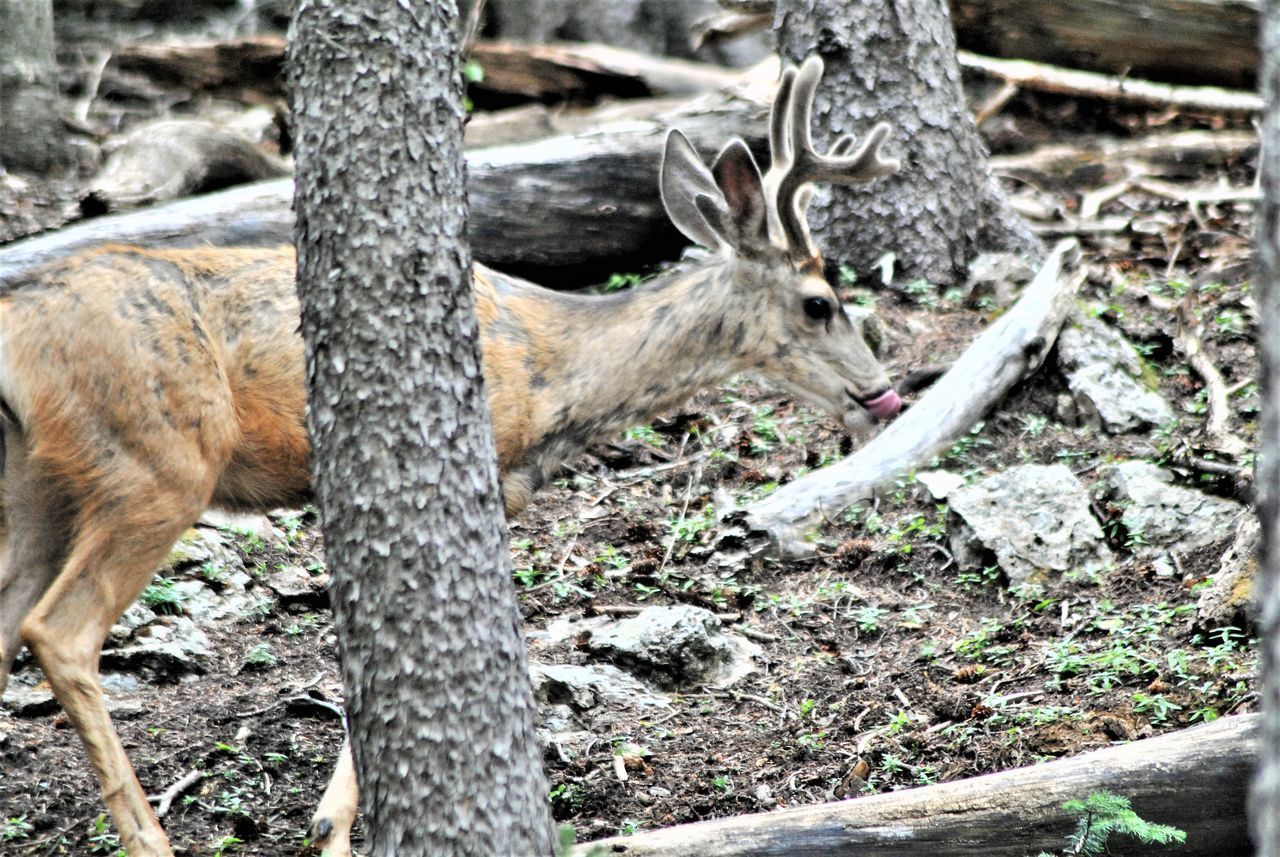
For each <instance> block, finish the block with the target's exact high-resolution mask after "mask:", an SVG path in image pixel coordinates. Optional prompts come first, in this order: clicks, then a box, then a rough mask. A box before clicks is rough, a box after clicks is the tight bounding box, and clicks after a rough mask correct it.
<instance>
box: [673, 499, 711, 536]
mask: <svg viewBox="0 0 1280 857" xmlns="http://www.w3.org/2000/svg"><path fill="white" fill-rule="evenodd" d="M715 521H716V509H715V506H712V505H711V504H710V503H708V504H707V505H706V506H704V507H703V509H702V512H701V513H699V514H697V515H694V516H693V517H689V516H684V517H680V518H671V519H670V520H668V521H667V526H668V527H670V528H671V535H673V536H674V537H675V539H676V541H681V542H693V541H697V538H698V533H700V532H702V531H703V530H706V529H708V528H709V527H710V526H711V525H712V524H714V523H715Z"/></svg>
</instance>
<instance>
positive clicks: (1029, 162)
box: [991, 131, 1258, 181]
mask: <svg viewBox="0 0 1280 857" xmlns="http://www.w3.org/2000/svg"><path fill="white" fill-rule="evenodd" d="M1257 149H1258V135H1257V133H1255V132H1253V131H1176V132H1174V133H1171V134H1168V133H1159V134H1149V135H1147V136H1145V137H1137V138H1134V139H1130V140H1123V139H1115V138H1107V137H1100V138H1097V139H1096V140H1094V141H1092V142H1091V143H1090V144H1089V145H1087V146H1079V145H1073V144H1070V143H1050V144H1048V145H1045V146H1041V147H1039V148H1037V149H1032V150H1031V151H1030V152H1023V153H1021V154H1017V155H997V156H995V157H993V158H991V169H992V171H993V172H995V173H996V174H1006V173H1007V174H1016V173H1021V172H1029V173H1047V174H1057V175H1067V174H1069V173H1071V172H1074V171H1075V170H1078V169H1080V168H1082V167H1092V168H1097V169H1098V170H1099V171H1100V172H1102V173H1104V174H1107V173H1109V172H1118V173H1120V174H1123V173H1125V172H1126V165H1125V163H1124V162H1126V161H1142V162H1145V163H1148V164H1153V165H1156V166H1159V167H1161V168H1163V171H1164V172H1168V171H1173V172H1176V173H1179V174H1185V175H1188V176H1194V177H1199V176H1201V175H1203V173H1204V167H1206V166H1221V165H1222V164H1229V163H1231V162H1233V161H1236V160H1239V159H1240V158H1243V157H1245V156H1247V155H1249V154H1251V153H1253V152H1255V151H1257ZM1120 177H1121V176H1120V175H1115V176H1106V175H1104V177H1100V180H1101V181H1116V180H1117V179H1119V178H1120Z"/></svg>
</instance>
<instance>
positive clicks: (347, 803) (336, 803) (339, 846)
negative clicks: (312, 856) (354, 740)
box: [310, 739, 360, 857]
mask: <svg viewBox="0 0 1280 857" xmlns="http://www.w3.org/2000/svg"><path fill="white" fill-rule="evenodd" d="M359 804H360V787H359V786H358V785H357V784H356V766H355V762H354V761H353V760H352V758H351V740H350V739H347V740H346V741H343V742H342V751H341V752H340V753H339V755H338V764H337V766H336V767H335V768H334V769H333V777H332V778H330V780H329V785H328V786H327V787H326V788H325V790H324V797H322V798H320V805H319V806H318V807H316V812H315V815H313V816H312V817H311V831H310V837H311V847H312V848H315V849H318V850H319V851H320V852H321V853H322V854H323V855H324V857H351V826H352V825H353V824H355V821H356V808H357V807H358V806H359Z"/></svg>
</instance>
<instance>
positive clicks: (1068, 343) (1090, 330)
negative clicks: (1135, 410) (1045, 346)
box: [1058, 311, 1142, 377]
mask: <svg viewBox="0 0 1280 857" xmlns="http://www.w3.org/2000/svg"><path fill="white" fill-rule="evenodd" d="M1099 364H1101V365H1105V366H1115V367H1117V368H1119V369H1123V370H1124V371H1125V372H1127V373H1128V374H1130V375H1133V376H1134V377H1137V376H1139V375H1141V374H1142V362H1141V361H1140V360H1139V359H1138V353H1137V352H1136V351H1134V349H1133V346H1132V345H1131V344H1130V343H1129V340H1127V339H1125V338H1124V335H1123V334H1121V333H1120V331H1118V330H1116V329H1115V328H1113V327H1111V326H1110V325H1109V324H1107V323H1106V322H1104V321H1102V320H1101V319H1097V318H1094V317H1093V316H1090V315H1086V314H1085V313H1082V312H1079V311H1077V312H1074V313H1072V314H1071V316H1070V318H1069V319H1068V321H1067V324H1066V325H1064V326H1063V328H1062V332H1061V333H1059V334H1058V365H1059V366H1061V367H1062V369H1063V371H1065V372H1067V373H1071V372H1075V371H1076V370H1078V369H1083V368H1084V367H1086V366H1096V365H1099Z"/></svg>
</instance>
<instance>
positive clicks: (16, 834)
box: [0, 813, 34, 842]
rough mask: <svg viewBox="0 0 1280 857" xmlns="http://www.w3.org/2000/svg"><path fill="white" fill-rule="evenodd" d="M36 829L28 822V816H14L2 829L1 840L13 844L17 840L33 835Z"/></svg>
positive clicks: (6, 820)
mask: <svg viewBox="0 0 1280 857" xmlns="http://www.w3.org/2000/svg"><path fill="white" fill-rule="evenodd" d="M32 830H34V828H33V827H32V826H31V822H29V821H27V814H26V813H23V814H22V815H12V816H9V817H8V818H6V819H5V820H4V826H3V827H0V840H2V841H4V842H13V841H14V840H16V839H26V838H27V837H28V836H30V835H31V831H32Z"/></svg>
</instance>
